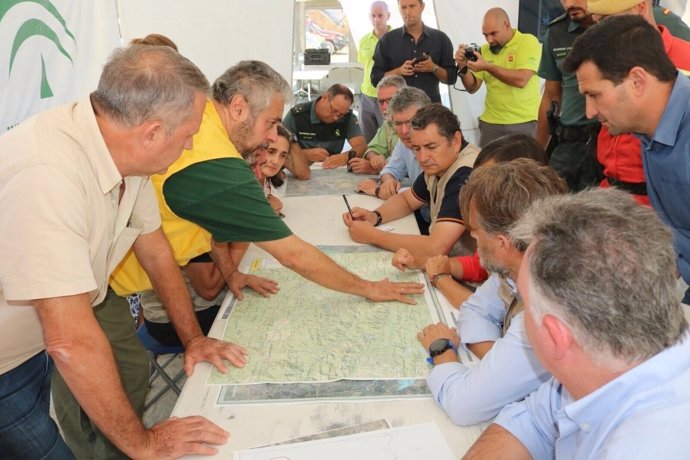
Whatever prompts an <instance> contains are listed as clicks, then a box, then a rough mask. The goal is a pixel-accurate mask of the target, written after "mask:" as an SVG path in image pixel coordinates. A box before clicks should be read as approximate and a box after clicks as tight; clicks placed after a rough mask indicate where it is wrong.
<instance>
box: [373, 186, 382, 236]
mask: <svg viewBox="0 0 690 460" xmlns="http://www.w3.org/2000/svg"><path fill="white" fill-rule="evenodd" d="M377 189H378V187H377ZM373 213H374V214H376V223H375V224H374V227H378V226H379V225H381V222H383V217H382V216H381V213H380V212H378V210H374V211H373Z"/></svg>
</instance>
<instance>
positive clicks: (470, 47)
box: [465, 43, 480, 62]
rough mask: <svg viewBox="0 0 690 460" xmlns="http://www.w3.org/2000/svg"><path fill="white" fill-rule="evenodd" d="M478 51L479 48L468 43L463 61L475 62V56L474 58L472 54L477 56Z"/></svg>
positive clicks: (474, 44)
mask: <svg viewBox="0 0 690 460" xmlns="http://www.w3.org/2000/svg"><path fill="white" fill-rule="evenodd" d="M479 49H480V48H479V46H477V44H476V43H470V44H469V45H467V47H466V48H465V59H467V60H468V61H472V62H474V61H476V60H477V56H475V55H474V53H477V54H479Z"/></svg>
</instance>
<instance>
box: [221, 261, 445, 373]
mask: <svg viewBox="0 0 690 460" xmlns="http://www.w3.org/2000/svg"><path fill="white" fill-rule="evenodd" d="M326 252H327V253H328V255H329V256H330V257H332V258H333V259H334V260H335V261H336V262H337V263H338V264H340V265H342V266H344V267H348V269H349V270H350V271H352V272H354V273H357V274H358V275H360V276H361V277H363V278H365V279H374V280H375V279H381V278H384V277H388V278H389V279H391V280H396V281H397V280H399V281H403V280H405V281H419V282H423V278H421V276H420V275H419V274H418V273H401V272H399V271H398V270H397V269H395V268H394V267H392V266H391V264H390V258H391V253H389V252H384V251H377V250H375V249H372V248H363V247H342V248H330V250H327V251H326ZM251 271H252V273H255V274H257V275H260V276H265V277H267V278H272V279H274V280H276V281H278V283H279V285H280V292H279V293H278V294H277V295H274V296H272V297H270V298H268V299H265V298H262V297H261V296H259V295H257V294H255V293H253V292H245V295H244V300H242V301H241V302H234V304H232V305H231V311H230V314H229V317H228V321H227V324H226V329H225V332H224V335H223V339H224V340H226V341H230V342H234V343H238V344H241V345H242V346H244V347H245V348H247V350H248V355H249V362H248V363H247V365H246V366H245V367H244V368H242V369H237V368H233V367H231V368H230V371H229V372H228V374H225V375H223V374H221V373H219V372H217V371H216V370H214V371H213V372H212V373H211V374H210V376H209V380H208V383H209V384H238V383H285V382H329V381H335V380H340V379H363V380H373V379H396V380H399V379H419V378H424V377H425V376H426V375H427V373H428V371H429V367H428V365H427V363H426V362H425V358H426V352H425V350H424V349H423V348H422V347H421V345H420V344H419V343H418V342H417V340H416V334H417V332H418V331H419V330H420V329H421V328H422V327H424V326H425V325H427V324H429V323H431V322H434V321H437V314H436V310H435V307H434V304H433V302H432V301H431V300H430V299H428V300H427V296H424V295H419V296H416V300H417V305H406V304H403V303H399V302H386V303H373V302H369V301H367V300H365V299H363V298H360V297H357V296H354V295H349V294H343V293H339V292H335V291H331V290H329V289H325V288H322V287H320V286H318V285H316V284H315V283H312V282H310V281H308V280H306V279H304V278H302V277H301V276H299V275H297V274H296V273H294V272H292V271H291V270H288V269H286V268H283V267H280V266H276V265H275V262H274V263H272V264H271V263H268V264H267V263H264V261H261V260H259V259H257V260H256V261H254V263H253V264H252V270H251Z"/></svg>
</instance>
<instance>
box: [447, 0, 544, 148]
mask: <svg viewBox="0 0 690 460" xmlns="http://www.w3.org/2000/svg"><path fill="white" fill-rule="evenodd" d="M482 33H483V34H484V37H486V41H487V43H486V44H485V45H484V46H482V47H481V50H480V52H479V53H477V52H474V51H471V50H469V49H468V46H467V45H466V44H461V45H460V46H459V47H458V50H457V51H456V53H455V62H456V63H457V66H458V69H459V71H458V75H459V76H460V79H461V80H462V85H463V86H464V87H465V89H466V90H467V92H468V93H470V94H473V93H475V92H477V91H478V90H479V88H480V87H481V86H482V83H486V99H485V103H484V113H482V115H481V116H480V117H479V133H480V140H479V145H480V147H483V146H485V145H486V144H487V143H489V142H491V141H492V140H494V139H496V138H499V137H501V136H503V135H506V134H511V133H520V134H527V135H529V136H534V135H535V133H536V128H537V110H538V109H539V100H540V96H539V78H538V77H537V75H536V72H537V68H538V67H539V58H540V54H541V45H540V44H539V41H538V40H537V38H536V37H535V36H534V35H530V34H523V33H521V32H520V31H519V30H517V29H513V28H512V27H511V25H510V19H509V18H508V13H506V12H505V10H503V9H502V8H491V9H490V10H489V11H487V12H486V14H485V15H484V21H483V23H482ZM468 52H469V56H470V59H468V58H467V56H468Z"/></svg>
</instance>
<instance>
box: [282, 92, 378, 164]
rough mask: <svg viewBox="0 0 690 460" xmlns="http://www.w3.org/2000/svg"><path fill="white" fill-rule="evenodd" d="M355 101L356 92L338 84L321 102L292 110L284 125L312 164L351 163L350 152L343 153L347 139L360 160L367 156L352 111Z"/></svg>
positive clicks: (284, 120) (306, 104)
mask: <svg viewBox="0 0 690 460" xmlns="http://www.w3.org/2000/svg"><path fill="white" fill-rule="evenodd" d="M353 101H354V96H353V95H352V91H350V89H349V88H348V87H347V86H345V85H341V84H339V83H336V84H335V85H333V86H331V87H330V88H328V90H326V92H325V93H324V94H322V95H321V96H319V98H318V99H316V100H314V101H310V102H305V103H302V104H297V105H296V106H294V107H293V108H292V109H290V110H289V111H288V113H287V115H285V118H284V119H283V126H285V127H286V128H287V129H289V130H290V131H292V132H293V133H294V134H295V137H296V139H294V142H296V143H297V145H296V146H293V149H295V150H298V151H299V150H301V152H302V153H303V155H304V157H305V158H306V159H307V160H309V162H311V163H313V162H315V161H322V162H323V167H324V168H326V169H332V168H337V167H339V166H345V165H346V164H347V160H348V151H343V146H344V145H345V140H347V142H348V143H349V144H350V148H351V150H354V151H355V152H356V155H357V157H361V156H362V155H364V151H365V150H366V148H367V144H366V141H365V140H364V136H363V135H362V131H361V130H360V128H359V120H357V116H356V115H355V114H353V113H352V110H350V106H352V102H353ZM297 146H299V148H296V147H297ZM348 150H349V149H348Z"/></svg>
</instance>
